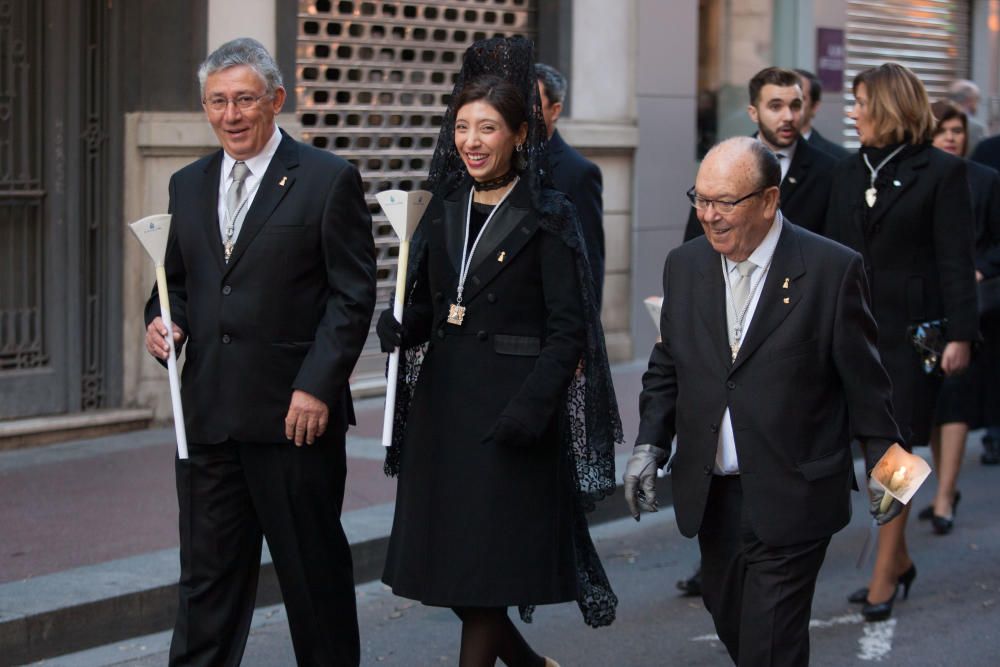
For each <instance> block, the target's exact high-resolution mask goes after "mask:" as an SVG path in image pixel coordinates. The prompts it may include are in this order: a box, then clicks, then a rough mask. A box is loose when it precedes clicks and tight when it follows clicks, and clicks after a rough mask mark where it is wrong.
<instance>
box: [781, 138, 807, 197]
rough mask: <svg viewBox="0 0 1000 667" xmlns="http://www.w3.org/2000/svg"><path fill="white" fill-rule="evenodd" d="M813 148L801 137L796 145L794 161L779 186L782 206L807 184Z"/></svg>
mask: <svg viewBox="0 0 1000 667" xmlns="http://www.w3.org/2000/svg"><path fill="white" fill-rule="evenodd" d="M811 150H813V149H812V148H810V146H809V144H808V143H807V142H806V140H805V139H802V138H801V137H800V138H799V140H798V142H797V143H796V145H795V154H794V155H792V163H791V164H790V165H788V172H787V173H786V174H785V178H784V180H782V181H781V187H780V188H779V190H780V191H781V205H782V207H784V206H786V205H787V204H788V203H789V202H790V201H791V200H792V199H794V198H795V195H796V194H797V193H798V192H799V191H800V190H802V188H803V187H804V186H805V182H806V179H807V178H809V165H810V164H811V163H812V155H811V153H810V151H811Z"/></svg>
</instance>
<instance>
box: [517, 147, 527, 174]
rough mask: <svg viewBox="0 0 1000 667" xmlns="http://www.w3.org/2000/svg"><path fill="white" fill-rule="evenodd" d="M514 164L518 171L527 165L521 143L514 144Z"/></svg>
mask: <svg viewBox="0 0 1000 667" xmlns="http://www.w3.org/2000/svg"><path fill="white" fill-rule="evenodd" d="M514 166H515V167H516V168H517V170H518V171H524V168H525V167H527V166H528V158H526V157H525V155H524V144H523V143H520V144H517V145H516V146H514Z"/></svg>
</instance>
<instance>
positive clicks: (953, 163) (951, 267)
mask: <svg viewBox="0 0 1000 667" xmlns="http://www.w3.org/2000/svg"><path fill="white" fill-rule="evenodd" d="M890 164H891V165H894V166H893V168H892V169H891V172H889V173H890V174H891V176H890V177H889V179H887V180H886V182H885V184H884V186H883V187H881V188H880V189H879V193H878V199H879V201H878V203H877V204H876V206H875V207H874V208H872V209H871V210H870V211H868V210H865V209H867V204H866V203H865V199H864V192H865V189H866V188H868V187H869V183H870V181H869V172H868V169H867V167H866V166H865V164H864V162H863V159H862V157H861V154H860V153H859V154H858V155H855V156H852V157H850V158H848V159H846V160H844V161H842V162H840V163H838V165H837V168H836V170H835V171H834V178H833V189H832V191H831V194H830V210H829V213H828V215H827V235H828V236H830V237H831V238H833V239H836V240H838V241H840V242H841V243H843V244H845V245H847V246H848V247H850V248H854V249H855V250H857V251H858V252H860V253H861V254H862V256H863V257H864V259H865V269H866V271H867V273H868V279H869V283H870V286H871V293H872V311H873V312H874V314H875V320H876V321H877V322H878V330H879V332H878V333H879V335H878V347H879V353H880V354H881V355H882V361H883V363H884V364H885V367H886V370H888V371H889V377H891V378H892V385H893V399H892V402H893V407H894V409H895V414H896V420H897V422H898V423H899V427H900V430H901V431H902V433H903V437H904V438H905V439H906V441H907V444H908V445H909V446H911V447H912V446H918V445H924V444H926V443H927V441H928V437H929V430H930V426H931V422H932V419H933V415H934V406H935V402H936V400H937V392H938V388H939V386H940V382H939V378H937V377H935V376H931V375H927V374H925V373H924V372H923V370H922V369H921V366H920V360H919V358H918V356H917V353H916V351H915V349H914V348H913V345H912V343H911V342H910V340H909V338H908V336H907V328H908V327H909V326H910V325H911V324H915V323H919V322H924V321H927V320H936V319H941V318H947V319H948V329H947V336H948V339H949V340H957V341H973V340H975V339H976V338H977V337H978V331H979V324H978V320H979V316H978V312H977V308H976V286H975V273H974V269H973V233H974V223H973V217H972V203H971V196H970V194H969V185H968V181H967V178H966V167H965V161H964V160H962V159H960V158H957V157H954V156H952V155H948V154H947V153H945V152H943V151H940V150H938V149H936V148H934V147H932V146H930V145H929V144H927V145H923V146H915V147H912V148H910V149H909V150H905V151H904V152H903V153H902V154H900V156H899V157H898V158H896V159H894V160H893V161H892V162H891V163H890ZM863 207H864V208H863Z"/></svg>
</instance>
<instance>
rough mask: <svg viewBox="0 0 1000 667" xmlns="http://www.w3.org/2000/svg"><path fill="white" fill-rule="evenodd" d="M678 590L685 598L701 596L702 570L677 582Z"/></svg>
mask: <svg viewBox="0 0 1000 667" xmlns="http://www.w3.org/2000/svg"><path fill="white" fill-rule="evenodd" d="M677 590H679V591H681V592H682V593H683V594H684V597H696V596H699V595H701V568H700V567H699V568H698V570H697V572H695V573H694V574H693V575H691V576H690V577H688V578H687V579H681V580H679V581H678V582H677Z"/></svg>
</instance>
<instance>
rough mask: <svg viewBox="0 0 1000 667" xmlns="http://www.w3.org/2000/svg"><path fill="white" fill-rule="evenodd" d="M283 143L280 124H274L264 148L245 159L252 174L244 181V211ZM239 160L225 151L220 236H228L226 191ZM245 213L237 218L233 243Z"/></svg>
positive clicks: (222, 237) (220, 181) (220, 205)
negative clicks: (245, 202)
mask: <svg viewBox="0 0 1000 667" xmlns="http://www.w3.org/2000/svg"><path fill="white" fill-rule="evenodd" d="M280 143H281V132H279V131H278V125H277V123H275V125H274V133H273V134H272V135H271V138H270V139H268V140H267V143H266V144H264V150H262V151H261V152H260V153H257V154H256V155H254V156H253V157H252V158H250V159H249V160H243V162H244V163H245V164H246V166H247V167H248V168H249V169H250V175H248V176H247V178H246V180H245V181H243V187H244V189H245V191H246V192H247V205H246V206H244V207H243V210H244V211H249V210H250V206H252V205H253V198H254V196H256V194H257V188H258V187H260V181H261V178H262V177H263V176H264V172H266V171H267V167H268V165H270V164H271V158H273V157H274V154H275V153H276V152H277V151H278V144H280ZM236 162H237V160H236V158H234V157H233V156H231V155H230V154H229V153H226V152H225V151H223V153H222V175H221V176H222V177H221V178H220V179H219V203H218V207H219V238H220V239H224V238H226V215H227V211H226V193H227V192H229V186H231V185H232V184H233V166H234V165H235V164H236ZM245 217H246V216H245V215H242V216H239V217H238V218H237V219H236V225H235V226H234V228H233V243H235V242H236V239H237V238H239V235H240V229H242V228H243V218H245Z"/></svg>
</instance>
